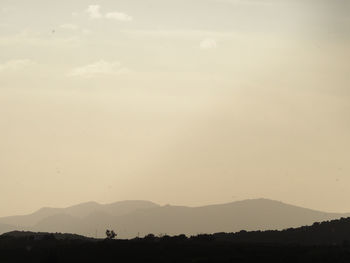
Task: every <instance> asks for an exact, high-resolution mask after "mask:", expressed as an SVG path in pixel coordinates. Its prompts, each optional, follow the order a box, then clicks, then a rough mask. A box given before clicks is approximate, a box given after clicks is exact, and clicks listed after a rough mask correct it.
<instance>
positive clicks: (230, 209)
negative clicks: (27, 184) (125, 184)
mask: <svg viewBox="0 0 350 263" xmlns="http://www.w3.org/2000/svg"><path fill="white" fill-rule="evenodd" d="M348 216H350V214H337V213H325V212H320V211H315V210H311V209H306V208H301V207H297V206H293V205H288V204H284V203H282V202H278V201H273V200H268V199H252V200H244V201H238V202H233V203H228V204H219V205H210V206H203V207H185V206H170V205H167V206H159V205H157V204H154V203H152V202H147V201H123V202H117V203H113V204H108V205H100V204H97V203H84V204H81V205H77V206H72V207H69V208H63V209H57V208H44V209H40V210H39V211H37V212H36V213H34V214H31V215H28V216H17V217H7V218H0V223H10V222H11V223H12V224H13V225H16V227H18V229H19V230H31V231H38V232H63V233H76V234H80V235H85V236H90V237H104V234H105V230H106V229H114V230H115V231H116V232H117V233H118V237H119V238H132V237H135V236H144V235H147V234H149V233H154V234H156V235H158V234H168V235H178V234H186V235H196V234H200V233H217V232H238V231H240V230H247V231H254V230H269V229H271V230H281V229H285V228H290V227H300V226H304V225H312V224H313V223H314V222H321V221H326V220H332V219H338V218H341V217H348Z"/></svg>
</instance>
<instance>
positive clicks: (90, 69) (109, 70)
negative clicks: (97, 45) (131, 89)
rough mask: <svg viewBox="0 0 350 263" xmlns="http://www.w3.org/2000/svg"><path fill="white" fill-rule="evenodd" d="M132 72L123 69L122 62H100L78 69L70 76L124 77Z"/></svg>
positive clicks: (72, 71)
mask: <svg viewBox="0 0 350 263" xmlns="http://www.w3.org/2000/svg"><path fill="white" fill-rule="evenodd" d="M129 72H130V71H129V70H128V69H127V68H125V67H123V66H122V65H121V63H120V62H117V61H114V62H108V61H105V60H100V61H97V62H95V63H92V64H89V65H85V66H82V67H77V68H75V69H73V70H71V72H70V73H69V74H68V75H69V76H71V77H79V76H83V77H94V76H99V75H122V74H126V73H129Z"/></svg>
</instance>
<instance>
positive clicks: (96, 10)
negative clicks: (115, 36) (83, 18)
mask: <svg viewBox="0 0 350 263" xmlns="http://www.w3.org/2000/svg"><path fill="white" fill-rule="evenodd" d="M100 9H101V7H100V6H99V5H89V7H88V8H87V9H86V12H87V13H88V14H89V16H90V18H91V19H96V18H101V17H102V14H101V12H100Z"/></svg>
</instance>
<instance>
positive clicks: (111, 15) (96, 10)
mask: <svg viewBox="0 0 350 263" xmlns="http://www.w3.org/2000/svg"><path fill="white" fill-rule="evenodd" d="M100 10H101V6H99V5H90V6H89V7H88V8H87V9H86V12H87V13H88V15H89V17H90V18H91V19H99V18H105V19H111V20H118V21H122V22H128V21H132V20H133V17H132V16H130V15H128V14H125V13H122V12H108V13H106V14H102V13H101V11H100Z"/></svg>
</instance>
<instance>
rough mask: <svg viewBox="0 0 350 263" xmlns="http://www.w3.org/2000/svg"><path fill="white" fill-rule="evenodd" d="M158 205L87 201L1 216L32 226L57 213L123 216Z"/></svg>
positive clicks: (5, 221)
mask: <svg viewBox="0 0 350 263" xmlns="http://www.w3.org/2000/svg"><path fill="white" fill-rule="evenodd" d="M157 206H158V205H157V204H155V203H152V202H149V201H129V200H128V201H121V202H115V203H112V204H103V205H102V204H98V203H96V202H87V203H82V204H78V205H74V206H70V207H67V208H50V207H44V208H41V209H40V210H38V211H36V212H34V213H32V214H30V215H22V216H9V217H2V218H0V224H11V225H16V226H22V227H32V226H34V225H36V224H38V223H39V222H40V221H42V220H44V219H47V218H51V217H54V216H56V215H67V216H71V217H74V218H77V219H82V218H85V217H87V216H89V215H91V214H94V213H105V214H107V215H108V216H121V215H125V214H128V213H130V212H133V211H135V210H138V209H147V208H152V207H157Z"/></svg>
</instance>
